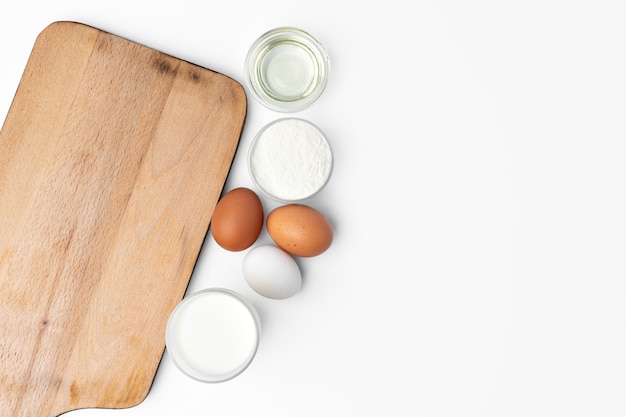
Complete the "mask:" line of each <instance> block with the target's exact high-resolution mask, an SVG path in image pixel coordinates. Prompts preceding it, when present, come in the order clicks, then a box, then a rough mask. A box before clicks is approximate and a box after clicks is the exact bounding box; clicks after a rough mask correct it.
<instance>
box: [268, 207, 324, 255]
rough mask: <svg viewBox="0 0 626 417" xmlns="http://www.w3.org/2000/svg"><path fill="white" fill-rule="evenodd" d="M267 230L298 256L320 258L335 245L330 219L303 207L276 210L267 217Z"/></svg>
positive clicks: (279, 243) (281, 245)
mask: <svg viewBox="0 0 626 417" xmlns="http://www.w3.org/2000/svg"><path fill="white" fill-rule="evenodd" d="M266 227H267V231H268V233H269V235H270V237H271V238H272V240H273V241H274V243H276V245H278V246H279V247H280V248H281V249H283V250H284V251H286V252H287V253H290V254H291V255H295V256H301V257H311V256H317V255H319V254H321V253H322V252H324V251H326V250H327V249H328V248H329V247H330V245H331V243H332V242H333V228H332V226H331V224H330V222H329V221H328V219H327V218H326V217H325V216H324V215H323V214H322V213H320V212H319V211H318V210H316V209H314V208H313V207H309V206H307V205H304V204H287V205H284V206H280V207H277V208H275V209H274V210H272V212H271V213H270V214H269V215H268V216H267V221H266Z"/></svg>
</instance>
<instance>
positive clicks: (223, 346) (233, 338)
mask: <svg viewBox="0 0 626 417" xmlns="http://www.w3.org/2000/svg"><path fill="white" fill-rule="evenodd" d="M260 329H261V326H260V320H259V316H258V313H257V312H256V310H255V309H254V307H253V306H252V305H251V304H250V303H249V302H248V301H246V300H245V299H244V298H243V297H242V296H241V295H239V294H237V293H236V292H234V291H231V290H227V289H223V288H209V289H206V290H202V291H199V292H197V293H195V294H193V295H191V296H188V297H186V298H185V299H183V300H182V301H181V302H180V303H179V304H178V305H177V306H176V307H175V308H174V310H173V311H172V313H171V314H170V317H169V320H168V322H167V328H166V332H165V345H166V348H167V351H168V353H169V356H170V357H171V358H172V360H173V362H174V364H175V365H176V367H178V369H180V370H181V371H182V372H183V373H185V374H186V375H188V376H190V377H192V378H194V379H196V380H198V381H202V382H223V381H227V380H229V379H232V378H234V377H236V376H237V375H239V374H241V373H242V372H243V371H244V370H245V369H246V368H248V366H249V365H250V363H251V362H252V359H254V356H255V355H256V352H257V349H258V345H259V336H260Z"/></svg>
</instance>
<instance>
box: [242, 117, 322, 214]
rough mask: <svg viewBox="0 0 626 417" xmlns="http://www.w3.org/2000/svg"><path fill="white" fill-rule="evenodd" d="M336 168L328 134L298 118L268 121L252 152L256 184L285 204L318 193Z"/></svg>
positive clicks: (250, 162)
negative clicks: (334, 167) (327, 137)
mask: <svg viewBox="0 0 626 417" xmlns="http://www.w3.org/2000/svg"><path fill="white" fill-rule="evenodd" d="M332 167H333V153H332V150H331V147H330V144H329V143H328V140H327V139H326V136H325V135H324V133H323V132H322V131H321V130H320V129H319V128H318V127H317V126H315V125H314V124H312V123H311V122H309V121H307V120H303V119H298V118H284V119H278V120H275V121H273V122H271V123H269V124H267V125H266V126H265V127H263V128H262V129H261V130H260V131H259V133H258V134H257V135H256V137H255V138H254V140H253V141H252V144H251V145H250V150H249V153H248V169H249V171H250V177H251V178H252V181H253V182H254V185H255V186H256V187H257V188H258V189H259V190H261V192H263V194H265V195H267V196H268V197H270V198H272V199H274V200H277V201H279V202H283V203H295V202H298V201H302V200H305V199H307V198H309V197H312V196H313V195H315V194H317V193H318V192H319V191H320V190H321V189H322V188H324V186H325V185H326V183H327V182H328V179H329V178H330V174H331V172H332Z"/></svg>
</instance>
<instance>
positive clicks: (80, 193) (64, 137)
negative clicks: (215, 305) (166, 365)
mask: <svg viewBox="0 0 626 417" xmlns="http://www.w3.org/2000/svg"><path fill="white" fill-rule="evenodd" d="M245 113H246V97H245V93H244V90H243V88H242V87H241V85H240V84H238V83H237V82H235V81H233V80H232V79H230V78H228V77H226V76H224V75H221V74H218V73H215V72H212V71H210V70H207V69H204V68H201V67H198V66H195V65H192V64H190V63H188V62H185V61H182V60H179V59H176V58H173V57H171V56H168V55H165V54H163V53H160V52H158V51H155V50H153V49H150V48H147V47H145V46H142V45H138V44H136V43H133V42H130V41H128V40H125V39H122V38H120V37H117V36H114V35H111V34H109V33H106V32H103V31H100V30H97V29H95V28H92V27H89V26H85V25H81V24H78V23H72V22H57V23H54V24H52V25H50V26H49V27H47V28H46V29H45V30H44V31H43V32H42V33H41V34H40V35H39V37H38V38H37V40H36V42H35V46H34V48H33V51H32V53H31V56H30V58H29V61H28V63H27V66H26V69H25V72H24V74H23V77H22V80H21V82H20V84H19V87H18V90H17V93H16V95H15V98H14V101H13V103H12V105H11V108H10V110H9V113H8V115H7V118H6V120H5V123H4V125H3V128H2V131H1V132H0V230H1V231H2V234H1V236H0V295H1V300H0V329H1V330H0V335H1V337H0V416H11V417H14V416H28V417H35V416H40V417H48V416H57V415H59V414H62V413H63V412H65V411H69V410H72V409H78V408H84V407H101V408H123V407H129V406H133V405H136V404H138V403H140V402H141V401H142V400H143V399H144V398H145V396H146V395H147V394H148V392H149V390H150V386H151V384H152V381H153V379H154V376H155V373H156V370H157V367H158V364H159V362H160V360H161V357H162V355H163V352H164V348H165V342H164V333H165V325H166V322H167V318H168V316H169V313H170V311H171V310H172V309H173V308H174V306H175V305H176V304H177V303H178V302H179V301H180V300H181V299H182V297H183V296H184V293H185V290H186V288H187V285H188V282H189V279H190V277H191V274H192V271H193V268H194V265H195V263H196V260H197V257H198V254H199V252H200V249H201V246H202V243H203V241H204V238H205V236H206V233H207V230H208V227H209V223H210V219H211V215H212V213H213V209H214V207H215V204H216V202H217V200H218V198H219V196H220V194H221V192H222V188H223V186H224V182H225V180H226V176H227V174H228V171H229V169H230V165H231V163H232V159H233V157H234V153H235V151H236V148H237V145H238V142H239V138H240V135H241V131H242V127H243V122H244V119H245Z"/></svg>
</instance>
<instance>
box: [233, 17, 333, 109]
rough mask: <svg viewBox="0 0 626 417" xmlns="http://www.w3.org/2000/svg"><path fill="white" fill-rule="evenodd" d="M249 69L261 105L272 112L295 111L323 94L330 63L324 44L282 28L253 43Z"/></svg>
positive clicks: (249, 54)
mask: <svg viewBox="0 0 626 417" xmlns="http://www.w3.org/2000/svg"><path fill="white" fill-rule="evenodd" d="M245 70H246V82H247V84H248V87H249V88H250V90H251V92H252V94H253V95H254V97H255V98H256V99H257V100H258V101H259V102H261V103H262V104H263V105H264V106H266V107H268V108H270V109H272V110H276V111H280V112H295V111H299V110H303V109H305V108H307V107H308V106H310V105H311V104H313V102H314V101H315V100H317V99H318V98H319V96H320V95H321V94H322V92H323V91H324V89H325V88H326V84H327V82H328V76H329V72H330V62H329V59H328V54H327V53H326V50H325V49H324V47H323V46H322V44H321V43H320V42H319V41H318V40H317V39H315V38H314V37H313V36H311V35H310V34H309V33H307V32H305V31H303V30H301V29H297V28H293V27H280V28H276V29H273V30H270V31H268V32H266V33H264V34H263V35H261V36H260V37H259V38H258V39H257V40H256V41H255V42H254V43H253V44H252V46H251V47H250V50H249V51H248V55H247V56H246V62H245Z"/></svg>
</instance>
